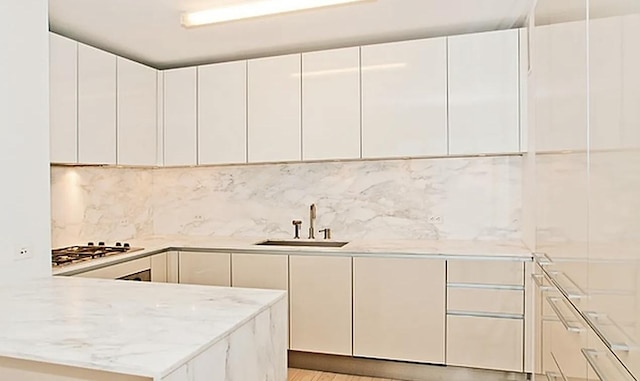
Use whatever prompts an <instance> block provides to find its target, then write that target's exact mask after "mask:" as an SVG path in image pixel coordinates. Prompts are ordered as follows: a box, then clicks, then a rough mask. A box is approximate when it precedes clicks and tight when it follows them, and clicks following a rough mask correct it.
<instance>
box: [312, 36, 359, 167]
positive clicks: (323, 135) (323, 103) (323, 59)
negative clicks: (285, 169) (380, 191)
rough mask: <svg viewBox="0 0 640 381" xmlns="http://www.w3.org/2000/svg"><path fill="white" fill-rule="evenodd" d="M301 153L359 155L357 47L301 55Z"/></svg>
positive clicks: (316, 157)
mask: <svg viewBox="0 0 640 381" xmlns="http://www.w3.org/2000/svg"><path fill="white" fill-rule="evenodd" d="M302 131H303V133H302V139H303V140H302V157H303V159H304V160H321V159H355V158H359V157H360V49H359V48H357V47H356V48H347V49H337V50H327V51H321V52H313V53H304V54H303V55H302Z"/></svg>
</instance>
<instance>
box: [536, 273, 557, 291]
mask: <svg viewBox="0 0 640 381" xmlns="http://www.w3.org/2000/svg"><path fill="white" fill-rule="evenodd" d="M531 279H533V283H535V284H536V286H537V287H538V288H539V289H540V291H551V290H553V287H551V286H545V285H544V283H542V280H543V279H544V275H539V274H531Z"/></svg>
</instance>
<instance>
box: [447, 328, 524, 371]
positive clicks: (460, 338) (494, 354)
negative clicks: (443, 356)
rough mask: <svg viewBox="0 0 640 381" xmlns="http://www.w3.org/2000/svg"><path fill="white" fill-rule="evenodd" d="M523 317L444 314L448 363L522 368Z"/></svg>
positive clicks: (514, 369) (481, 366) (510, 369)
mask: <svg viewBox="0 0 640 381" xmlns="http://www.w3.org/2000/svg"><path fill="white" fill-rule="evenodd" d="M523 326H524V323H523V320H519V319H495V318H485V317H473V316H447V365H454V366H464V367H471V368H485V369H498V370H506V371H512V372H522V370H523V357H524V356H523V345H524V344H523V337H524V334H523V329H524V327H523Z"/></svg>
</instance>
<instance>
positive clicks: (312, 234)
mask: <svg viewBox="0 0 640 381" xmlns="http://www.w3.org/2000/svg"><path fill="white" fill-rule="evenodd" d="M316 216H317V214H316V204H311V207H309V239H316Z"/></svg>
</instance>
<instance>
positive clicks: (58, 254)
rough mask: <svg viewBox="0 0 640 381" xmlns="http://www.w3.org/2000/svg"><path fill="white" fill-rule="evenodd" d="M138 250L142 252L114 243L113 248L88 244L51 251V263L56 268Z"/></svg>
mask: <svg viewBox="0 0 640 381" xmlns="http://www.w3.org/2000/svg"><path fill="white" fill-rule="evenodd" d="M138 250H142V248H141V247H131V245H129V244H128V243H120V242H116V244H115V246H106V245H105V243H104V242H98V245H95V244H94V243H93V242H89V243H87V244H86V245H84V246H83V245H78V246H69V247H64V248H61V249H53V250H51V263H52V265H53V266H54V267H58V266H64V265H69V264H71V263H77V262H84V261H90V260H92V259H96V258H102V257H107V256H111V255H116V254H122V253H128V252H132V251H138Z"/></svg>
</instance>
